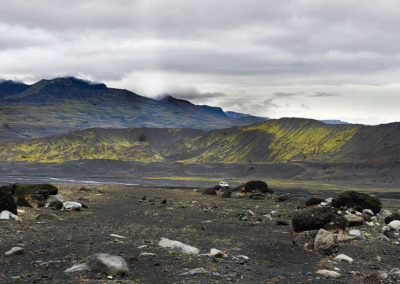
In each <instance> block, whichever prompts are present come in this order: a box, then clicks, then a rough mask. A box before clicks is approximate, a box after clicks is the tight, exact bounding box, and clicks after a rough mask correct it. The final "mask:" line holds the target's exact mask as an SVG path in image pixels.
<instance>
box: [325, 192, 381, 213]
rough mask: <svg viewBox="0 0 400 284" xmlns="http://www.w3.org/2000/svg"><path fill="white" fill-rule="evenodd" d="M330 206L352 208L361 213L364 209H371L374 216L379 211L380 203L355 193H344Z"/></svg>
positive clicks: (377, 199)
mask: <svg viewBox="0 0 400 284" xmlns="http://www.w3.org/2000/svg"><path fill="white" fill-rule="evenodd" d="M332 205H333V206H334V207H336V208H354V209H355V210H357V211H359V212H362V211H363V210H364V209H371V210H372V212H374V214H377V213H379V212H380V211H381V207H382V204H381V201H380V200H379V198H377V197H375V196H372V195H369V194H366V193H361V192H357V191H351V190H350V191H344V192H342V193H340V194H339V195H338V196H337V197H336V198H335V199H334V200H333V201H332Z"/></svg>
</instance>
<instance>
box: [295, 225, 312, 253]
mask: <svg viewBox="0 0 400 284" xmlns="http://www.w3.org/2000/svg"><path fill="white" fill-rule="evenodd" d="M317 233H318V231H317V230H314V231H304V232H301V233H300V234H298V235H297V236H296V237H295V238H294V240H293V244H294V245H296V246H299V247H302V248H304V249H305V250H313V249H314V239H315V236H316V235H317Z"/></svg>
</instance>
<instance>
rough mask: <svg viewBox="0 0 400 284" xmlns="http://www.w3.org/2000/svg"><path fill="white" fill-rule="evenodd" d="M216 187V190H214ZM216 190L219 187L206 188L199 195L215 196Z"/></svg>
mask: <svg viewBox="0 0 400 284" xmlns="http://www.w3.org/2000/svg"><path fill="white" fill-rule="evenodd" d="M217 187H218V189H216V188H217ZM217 190H219V186H215V187H211V188H206V189H203V190H202V192H201V194H206V195H217Z"/></svg>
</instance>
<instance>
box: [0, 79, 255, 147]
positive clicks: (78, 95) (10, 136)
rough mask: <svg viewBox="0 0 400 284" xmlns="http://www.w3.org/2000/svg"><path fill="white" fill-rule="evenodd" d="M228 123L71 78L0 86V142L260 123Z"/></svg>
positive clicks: (215, 111) (208, 112) (185, 105)
mask: <svg viewBox="0 0 400 284" xmlns="http://www.w3.org/2000/svg"><path fill="white" fill-rule="evenodd" d="M259 121H260V118H258V117H254V116H246V117H239V118H236V117H230V116H228V115H226V114H225V113H224V112H223V110H222V109H221V108H218V107H210V106H197V105H194V104H192V103H190V102H188V101H183V100H179V99H175V98H173V97H169V98H168V99H166V100H164V101H159V100H155V99H151V98H147V97H143V96H140V95H137V94H135V93H133V92H130V91H128V90H122V89H115V88H108V87H107V86H106V85H105V84H101V83H91V82H88V81H84V80H81V79H77V78H74V77H65V78H55V79H51V80H40V81H39V82H37V83H35V84H32V85H26V84H23V83H18V82H12V81H2V82H0V140H16V139H17V140H18V139H26V138H36V137H44V136H48V135H53V134H61V133H68V132H71V131H75V130H82V129H87V128H93V127H101V128H132V127H159V128H197V129H205V130H210V129H221V128H227V127H234V126H243V125H248V124H251V123H255V122H259Z"/></svg>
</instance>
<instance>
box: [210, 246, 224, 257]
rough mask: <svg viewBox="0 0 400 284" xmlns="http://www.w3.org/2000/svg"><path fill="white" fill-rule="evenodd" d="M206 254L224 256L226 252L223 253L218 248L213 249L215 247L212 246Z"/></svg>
mask: <svg viewBox="0 0 400 284" xmlns="http://www.w3.org/2000/svg"><path fill="white" fill-rule="evenodd" d="M207 255H208V256H214V257H217V258H225V257H226V254H224V253H223V252H222V251H220V250H219V249H215V248H212V249H211V250H210V252H209V253H207Z"/></svg>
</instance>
